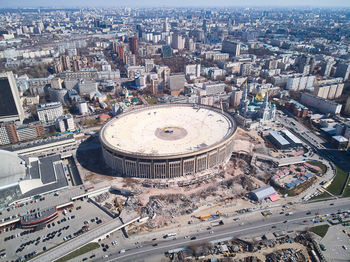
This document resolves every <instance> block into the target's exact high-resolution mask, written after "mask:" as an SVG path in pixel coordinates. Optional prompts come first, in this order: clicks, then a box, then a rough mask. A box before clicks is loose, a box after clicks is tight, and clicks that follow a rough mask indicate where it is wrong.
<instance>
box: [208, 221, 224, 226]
mask: <svg viewBox="0 0 350 262" xmlns="http://www.w3.org/2000/svg"><path fill="white" fill-rule="evenodd" d="M223 224H224V222H223V221H222V220H218V221H213V222H211V223H210V225H211V226H212V227H216V226H220V225H223Z"/></svg>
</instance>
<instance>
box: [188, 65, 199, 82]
mask: <svg viewBox="0 0 350 262" xmlns="http://www.w3.org/2000/svg"><path fill="white" fill-rule="evenodd" d="M185 75H186V78H188V79H193V78H198V77H200V76H201V65H200V64H197V65H185Z"/></svg>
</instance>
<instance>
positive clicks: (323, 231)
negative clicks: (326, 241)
mask: <svg viewBox="0 0 350 262" xmlns="http://www.w3.org/2000/svg"><path fill="white" fill-rule="evenodd" d="M328 228H329V225H321V226H316V227H312V228H310V230H309V231H311V232H313V233H315V234H317V235H319V236H320V237H324V236H325V235H326V234H327V231H328Z"/></svg>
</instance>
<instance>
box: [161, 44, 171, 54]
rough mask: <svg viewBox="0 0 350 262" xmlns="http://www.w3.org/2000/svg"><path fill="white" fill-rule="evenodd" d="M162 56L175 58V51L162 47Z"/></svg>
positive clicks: (168, 47) (166, 46)
mask: <svg viewBox="0 0 350 262" xmlns="http://www.w3.org/2000/svg"><path fill="white" fill-rule="evenodd" d="M162 56H163V57H172V56H173V50H172V49H171V47H170V46H168V45H165V46H163V47H162Z"/></svg>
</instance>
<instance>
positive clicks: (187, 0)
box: [0, 0, 350, 8]
mask: <svg viewBox="0 0 350 262" xmlns="http://www.w3.org/2000/svg"><path fill="white" fill-rule="evenodd" d="M39 6H42V7H106V6H108V7H120V6H130V7H135V6H136V7H165V6H170V7H173V6H194V7H204V6H212V7H219V6H314V7H350V0H292V1H286V0H0V8H6V7H39Z"/></svg>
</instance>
